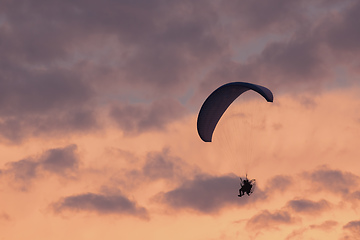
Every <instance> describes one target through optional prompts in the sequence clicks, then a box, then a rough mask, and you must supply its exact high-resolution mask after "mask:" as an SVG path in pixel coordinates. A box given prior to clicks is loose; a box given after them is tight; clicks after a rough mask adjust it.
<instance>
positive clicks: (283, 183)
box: [265, 175, 293, 192]
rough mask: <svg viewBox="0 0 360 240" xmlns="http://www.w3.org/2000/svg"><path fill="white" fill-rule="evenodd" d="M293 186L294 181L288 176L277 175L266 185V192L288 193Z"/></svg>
mask: <svg viewBox="0 0 360 240" xmlns="http://www.w3.org/2000/svg"><path fill="white" fill-rule="evenodd" d="M292 184H293V179H292V177H290V176H286V175H277V176H274V177H272V178H271V179H270V180H268V181H267V183H266V188H265V192H268V191H280V192H284V191H286V190H287V189H288V188H289V187H290V186H291V185H292Z"/></svg>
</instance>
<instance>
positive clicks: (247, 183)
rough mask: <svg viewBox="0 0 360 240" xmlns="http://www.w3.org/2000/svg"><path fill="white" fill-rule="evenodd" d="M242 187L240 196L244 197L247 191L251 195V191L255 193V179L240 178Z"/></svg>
mask: <svg viewBox="0 0 360 240" xmlns="http://www.w3.org/2000/svg"><path fill="white" fill-rule="evenodd" d="M240 181H241V182H240V187H241V188H240V189H239V195H238V196H239V197H242V196H244V195H245V193H246V194H247V195H248V196H250V194H251V193H253V186H254V184H255V179H252V180H249V179H248V178H247V175H246V178H245V179H244V180H242V178H240Z"/></svg>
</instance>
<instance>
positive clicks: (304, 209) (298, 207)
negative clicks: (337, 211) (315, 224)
mask: <svg viewBox="0 0 360 240" xmlns="http://www.w3.org/2000/svg"><path fill="white" fill-rule="evenodd" d="M287 206H288V207H289V208H290V209H291V210H292V211H294V212H297V213H306V214H319V213H320V212H323V211H324V210H327V209H329V208H330V203H329V202H328V201H326V200H324V199H323V200H320V201H318V202H314V201H311V200H307V199H297V200H290V201H289V202H288V203H287Z"/></svg>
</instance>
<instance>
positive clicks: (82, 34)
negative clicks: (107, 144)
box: [0, 0, 360, 143]
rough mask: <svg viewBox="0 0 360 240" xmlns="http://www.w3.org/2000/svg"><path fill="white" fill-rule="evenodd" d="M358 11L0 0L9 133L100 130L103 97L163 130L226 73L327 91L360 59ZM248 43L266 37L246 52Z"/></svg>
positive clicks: (140, 123) (277, 1)
mask: <svg viewBox="0 0 360 240" xmlns="http://www.w3.org/2000/svg"><path fill="white" fill-rule="evenodd" d="M359 12H360V4H359V2H358V1H344V2H342V3H341V4H339V3H338V2H335V1H322V0H316V1H310V0H301V1H282V0H269V1H267V2H266V3H263V2H260V1H248V0H239V1H234V2H231V3H228V2H225V1H220V2H213V1H203V0H199V1H189V0H186V1H163V0H155V1H150V2H149V1H141V0H139V1H126V0H119V1H110V0H105V1H101V2H98V1H83V0H76V1H71V2H66V1H58V0H54V1H49V2H44V1H40V0H34V1H25V0H19V1H16V3H15V2H14V1H2V2H1V3H0V14H1V18H0V39H1V41H2V42H1V45H0V51H1V53H2V58H1V60H0V69H1V70H0V130H1V131H0V135H1V137H2V138H3V140H6V141H10V142H12V143H19V142H21V141H22V140H24V139H26V138H27V137H29V136H39V135H42V136H44V134H45V135H48V134H50V133H53V134H58V135H59V134H60V135H61V134H73V133H84V132H87V131H93V130H94V129H98V128H100V127H101V123H100V122H99V119H98V117H97V116H98V114H97V113H98V112H97V110H98V109H99V108H102V107H104V106H106V108H108V109H109V114H110V117H111V118H113V119H115V121H116V123H117V124H118V126H119V127H120V128H121V129H127V130H126V131H128V132H130V133H134V132H135V133H141V132H144V131H149V130H154V129H155V130H159V129H165V127H166V125H167V123H169V122H172V121H174V120H176V119H178V118H179V117H181V116H183V115H184V110H183V108H184V107H183V106H182V104H184V103H185V104H187V107H189V104H190V105H191V104H195V107H194V106H190V107H191V108H196V109H198V106H199V105H200V104H201V101H202V100H203V99H204V98H205V97H206V95H207V94H208V93H209V92H210V91H211V90H213V89H214V88H216V87H218V86H219V85H220V84H222V83H225V82H229V81H250V82H256V83H260V84H264V85H266V86H268V87H270V88H271V89H273V90H274V92H275V94H276V93H281V92H283V91H295V92H299V91H303V90H306V91H308V90H312V91H315V92H318V90H319V89H322V88H323V87H324V86H326V84H330V83H331V82H333V81H334V80H335V78H337V76H338V75H336V74H337V73H335V72H334V71H335V70H336V68H337V67H341V68H342V69H343V70H344V71H351V69H352V68H351V66H355V65H356V64H355V63H356V61H358V59H359V58H358V53H359V50H360V44H359V42H360V41H359V39H360V31H359V30H358V29H359V28H358V24H357V23H358V22H359V16H360V14H359ZM270 35H271V36H275V37H269V36H270ZM248 42H262V43H261V44H260V46H257V47H256V51H255V50H254V49H250V48H251V47H250V48H249V49H246V51H245V52H248V51H250V53H249V54H250V55H249V56H248V57H246V59H245V60H244V61H240V62H239V61H237V60H236V58H237V57H238V56H236V54H235V51H234V49H235V50H236V49H239V48H240V49H241V47H243V45H242V44H246V43H248ZM240 54H242V52H241V53H240ZM354 64H355V65H354ZM353 68H354V69H356V68H355V67H353ZM354 69H352V70H354ZM344 80H345V79H344ZM348 81H349V82H352V81H355V80H353V79H348ZM355 82H356V81H355ZM197 87H199V88H198V89H196V88H197ZM197 90H198V91H197ZM187 92H190V93H191V92H193V93H194V94H189V96H186V95H187ZM198 93H200V94H198ZM111 96H115V97H111ZM184 96H186V97H185V98H184ZM192 97H193V98H192ZM162 99H172V100H167V101H162ZM179 99H182V103H181V104H180V103H179ZM184 99H185V100H184ZM189 99H193V100H192V101H189ZM139 101H140V102H147V103H150V104H134V103H136V102H139ZM114 102H115V103H114ZM171 109H174V110H171Z"/></svg>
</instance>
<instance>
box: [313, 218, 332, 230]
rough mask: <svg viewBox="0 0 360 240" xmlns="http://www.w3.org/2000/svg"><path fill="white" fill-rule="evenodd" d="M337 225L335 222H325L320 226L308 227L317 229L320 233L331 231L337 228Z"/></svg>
mask: <svg viewBox="0 0 360 240" xmlns="http://www.w3.org/2000/svg"><path fill="white" fill-rule="evenodd" d="M338 224H339V223H338V222H337V221H334V220H327V221H325V222H323V223H321V224H312V225H310V228H311V229H319V230H322V231H330V230H332V229H333V228H334V227H335V226H337V225H338Z"/></svg>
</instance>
